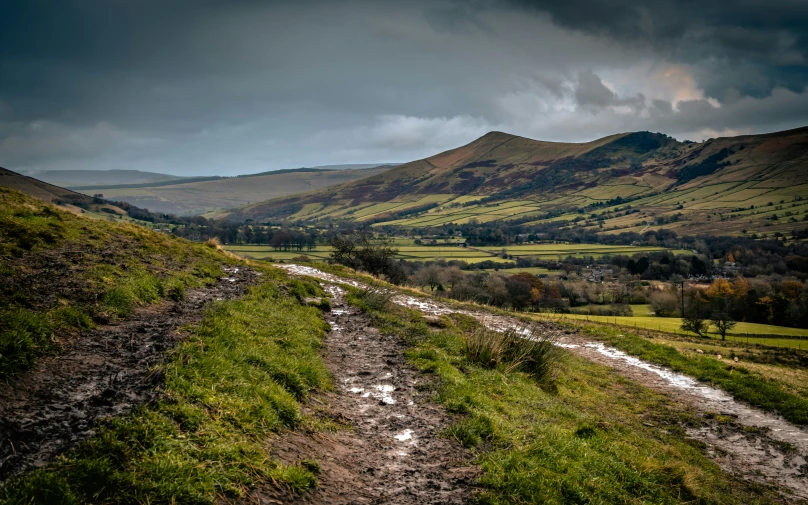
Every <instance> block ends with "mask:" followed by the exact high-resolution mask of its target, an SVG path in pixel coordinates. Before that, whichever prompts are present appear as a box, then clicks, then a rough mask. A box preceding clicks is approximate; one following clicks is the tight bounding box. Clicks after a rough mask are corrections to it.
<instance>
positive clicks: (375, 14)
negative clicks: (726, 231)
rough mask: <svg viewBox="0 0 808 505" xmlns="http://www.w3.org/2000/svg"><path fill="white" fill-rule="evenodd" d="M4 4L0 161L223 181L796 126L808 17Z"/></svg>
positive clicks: (451, 4) (534, 7)
mask: <svg viewBox="0 0 808 505" xmlns="http://www.w3.org/2000/svg"><path fill="white" fill-rule="evenodd" d="M605 4H606V3H604V2H595V1H592V2H582V1H580V0H572V1H571V2H564V3H561V2H558V3H556V2H516V1H511V0H501V1H495V0H472V1H452V0H415V1H410V2H398V1H393V0H379V1H371V0H349V1H344V2H332V1H316V0H310V1H267V0H230V1H224V0H159V1H158V0H138V1H128V0H104V1H90V0H60V1H55V0H49V1H45V0H28V1H24V0H20V1H12V2H2V3H0V165H5V166H8V167H9V168H19V169H46V168H47V169H53V168H140V169H144V170H154V171H167V172H171V173H180V174H212V173H222V174H234V173H245V172H255V171H261V170H267V169H274V168H289V167H294V166H301V165H309V166H311V165H321V164H328V163H350V162H374V161H384V162H386V161H408V160H411V159H414V158H418V157H422V156H426V155H429V154H433V153H434V152H436V151H440V150H444V149H447V148H451V147H455V146H457V145H459V144H462V143H465V142H468V141H471V140H473V139H474V138H475V137H476V136H478V135H482V134H484V133H486V132H487V131H488V130H491V129H498V130H505V131H510V132H513V133H516V134H521V135H525V136H531V137H534V138H544V139H548V140H566V141H581V140H590V139H592V138H594V137H597V136H599V135H605V134H610V133H615V132H616V131H621V130H636V129H648V130H653V131H665V132H666V133H671V134H676V135H680V136H688V137H692V138H696V139H698V138H702V137H704V136H713V135H714V134H715V133H716V132H718V133H726V134H732V133H737V132H744V133H748V132H756V131H772V130H773V129H776V128H781V127H793V126H797V125H799V124H802V123H803V122H804V118H805V117H808V91H806V87H805V86H806V83H808V78H806V73H805V72H806V70H805V69H806V41H805V33H807V32H808V28H807V27H806V5H805V3H804V2H786V1H784V0H775V1H774V2H769V3H768V4H767V6H766V7H765V8H763V7H760V6H759V4H757V3H751V2H740V3H736V4H735V5H733V6H732V7H720V6H719V5H718V4H716V3H707V2H694V1H691V0H687V1H685V2H677V3H673V2H672V1H670V0H663V1H662V2H647V3H640V2H628V1H626V0H618V1H616V2H608V5H605Z"/></svg>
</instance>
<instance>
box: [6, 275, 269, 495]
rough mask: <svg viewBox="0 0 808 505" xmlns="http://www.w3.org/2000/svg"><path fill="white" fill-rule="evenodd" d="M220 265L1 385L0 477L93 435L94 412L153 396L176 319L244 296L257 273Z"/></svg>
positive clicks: (176, 333) (187, 319) (125, 407)
mask: <svg viewBox="0 0 808 505" xmlns="http://www.w3.org/2000/svg"><path fill="white" fill-rule="evenodd" d="M224 269H225V272H226V275H227V277H224V278H222V279H220V280H219V282H217V283H216V284H215V285H212V286H209V287H206V288H201V289H195V290H189V291H188V292H187V294H186V298H185V300H184V301H182V302H167V301H165V302H162V303H160V304H157V305H152V306H147V307H143V308H141V309H139V310H137V311H136V312H135V313H134V314H133V315H132V316H131V317H129V318H128V319H125V320H120V321H116V322H113V323H110V324H107V325H104V326H100V327H97V328H95V329H94V330H91V331H87V332H85V333H84V334H82V335H81V337H80V338H77V339H75V340H74V341H73V342H70V343H69V344H68V345H67V346H66V348H65V349H64V352H63V353H61V354H60V355H58V356H52V357H46V358H42V359H40V360H39V361H38V362H37V364H36V365H35V367H34V369H32V370H30V371H28V372H27V373H25V374H23V375H21V376H20V377H19V378H17V379H16V380H14V381H13V382H12V383H10V384H3V385H2V386H0V480H4V479H6V478H7V477H9V476H10V475H12V474H15V473H17V472H19V471H22V470H23V469H25V468H28V467H31V466H41V465H43V464H45V463H47V462H48V461H49V460H51V459H52V458H53V457H54V456H55V455H57V454H59V453H60V452H62V451H64V450H65V449H67V448H68V447H70V446H72V445H74V444H75V443H77V442H79V441H81V440H83V439H85V438H87V437H89V436H91V435H92V434H94V427H95V425H96V421H97V420H98V419H100V418H105V417H110V416H120V415H124V414H127V413H128V412H130V411H131V410H132V409H133V408H134V407H135V406H137V405H140V404H142V403H145V402H148V401H150V400H152V399H154V398H155V397H156V395H157V394H158V393H159V385H160V383H161V382H162V377H161V375H160V374H159V372H158V371H156V369H155V365H157V364H159V363H160V362H161V361H162V359H163V358H164V356H165V353H166V351H167V350H169V349H170V348H172V347H173V346H175V345H176V344H177V342H178V341H179V340H181V339H182V337H183V335H182V331H181V327H183V326H184V325H187V324H191V323H195V322H198V321H199V320H200V319H201V317H202V312H203V309H204V307H205V306H206V304H208V303H209V302H210V301H212V300H227V299H232V298H236V297H239V296H242V295H243V294H244V293H245V290H246V288H247V286H248V285H249V284H251V283H253V282H255V281H256V280H257V277H258V276H260V273H257V272H255V271H254V270H252V269H249V268H243V267H241V268H236V267H224Z"/></svg>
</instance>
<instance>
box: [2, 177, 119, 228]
mask: <svg viewBox="0 0 808 505" xmlns="http://www.w3.org/2000/svg"><path fill="white" fill-rule="evenodd" d="M0 186H5V187H7V188H11V189H13V190H16V191H19V192H20V193H24V194H26V195H28V196H32V197H34V198H38V199H39V200H42V201H44V202H46V203H52V204H55V205H58V206H59V207H62V208H63V209H66V210H69V211H71V212H73V213H74V214H85V213H87V212H89V213H90V215H93V214H98V213H101V214H99V215H101V216H107V217H108V216H115V218H116V219H121V218H123V216H126V214H127V212H126V211H125V210H124V209H122V208H120V207H118V206H117V205H113V204H111V203H109V202H104V201H96V200H95V199H94V198H92V197H90V196H87V195H85V194H82V193H78V192H76V191H72V190H69V189H65V188H60V187H59V186H55V185H53V184H48V183H47V182H43V181H40V180H37V179H34V178H33V177H28V176H27V175H23V174H18V173H17V172H12V171H11V170H7V169H5V168H2V167H0Z"/></svg>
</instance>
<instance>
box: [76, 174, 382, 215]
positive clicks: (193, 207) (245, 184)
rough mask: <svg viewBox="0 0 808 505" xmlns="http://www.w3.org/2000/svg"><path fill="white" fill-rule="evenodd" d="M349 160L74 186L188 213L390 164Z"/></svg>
mask: <svg viewBox="0 0 808 505" xmlns="http://www.w3.org/2000/svg"><path fill="white" fill-rule="evenodd" d="M349 166H356V165H335V166H331V168H323V167H314V168H298V169H290V170H275V171H269V172H262V173H259V174H247V175H241V176H237V177H219V176H215V177H204V178H190V179H180V180H171V181H163V182H157V183H152V184H121V185H94V186H79V187H74V188H73V189H76V190H77V191H81V192H82V193H84V194H87V195H94V194H102V195H104V198H106V199H107V200H114V201H124V202H127V203H130V204H132V205H135V206H137V207H142V208H147V209H149V210H151V211H152V212H163V213H170V214H178V215H192V214H201V213H206V212H211V211H215V210H218V209H226V208H229V207H234V206H237V205H243V204H248V203H250V202H258V201H262V200H266V199H269V198H275V197H281V196H286V195H290V194H294V193H300V192H303V191H311V190H316V189H321V188H326V187H330V186H334V185H336V184H341V183H344V182H349V181H354V180H356V179H361V178H364V177H368V176H373V175H376V174H379V173H382V172H384V171H386V170H389V169H390V168H391V166H392V165H383V166H376V165H372V167H373V168H343V167H349ZM360 166H361V165H360ZM333 167H337V168H333Z"/></svg>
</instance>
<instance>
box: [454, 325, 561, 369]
mask: <svg viewBox="0 0 808 505" xmlns="http://www.w3.org/2000/svg"><path fill="white" fill-rule="evenodd" d="M463 342H464V345H463V352H464V354H465V356H466V359H467V360H468V361H469V362H471V363H474V364H477V365H480V366H483V367H486V368H498V369H501V370H503V371H504V372H505V373H510V372H513V371H516V370H519V371H523V372H526V373H528V374H530V375H531V376H533V378H534V379H536V380H538V381H540V382H541V381H545V380H547V379H549V378H550V377H551V376H552V373H553V369H554V367H555V365H556V364H557V362H558V360H559V359H560V357H561V353H560V352H559V350H558V348H557V347H556V346H555V345H554V344H553V340H552V338H550V337H549V336H548V335H547V334H546V333H544V332H542V331H540V330H539V329H537V328H536V327H533V326H524V327H521V328H508V329H506V330H504V331H496V330H494V329H491V328H486V327H484V326H480V327H478V328H477V329H476V330H474V331H471V332H467V333H465V334H464V338H463Z"/></svg>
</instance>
